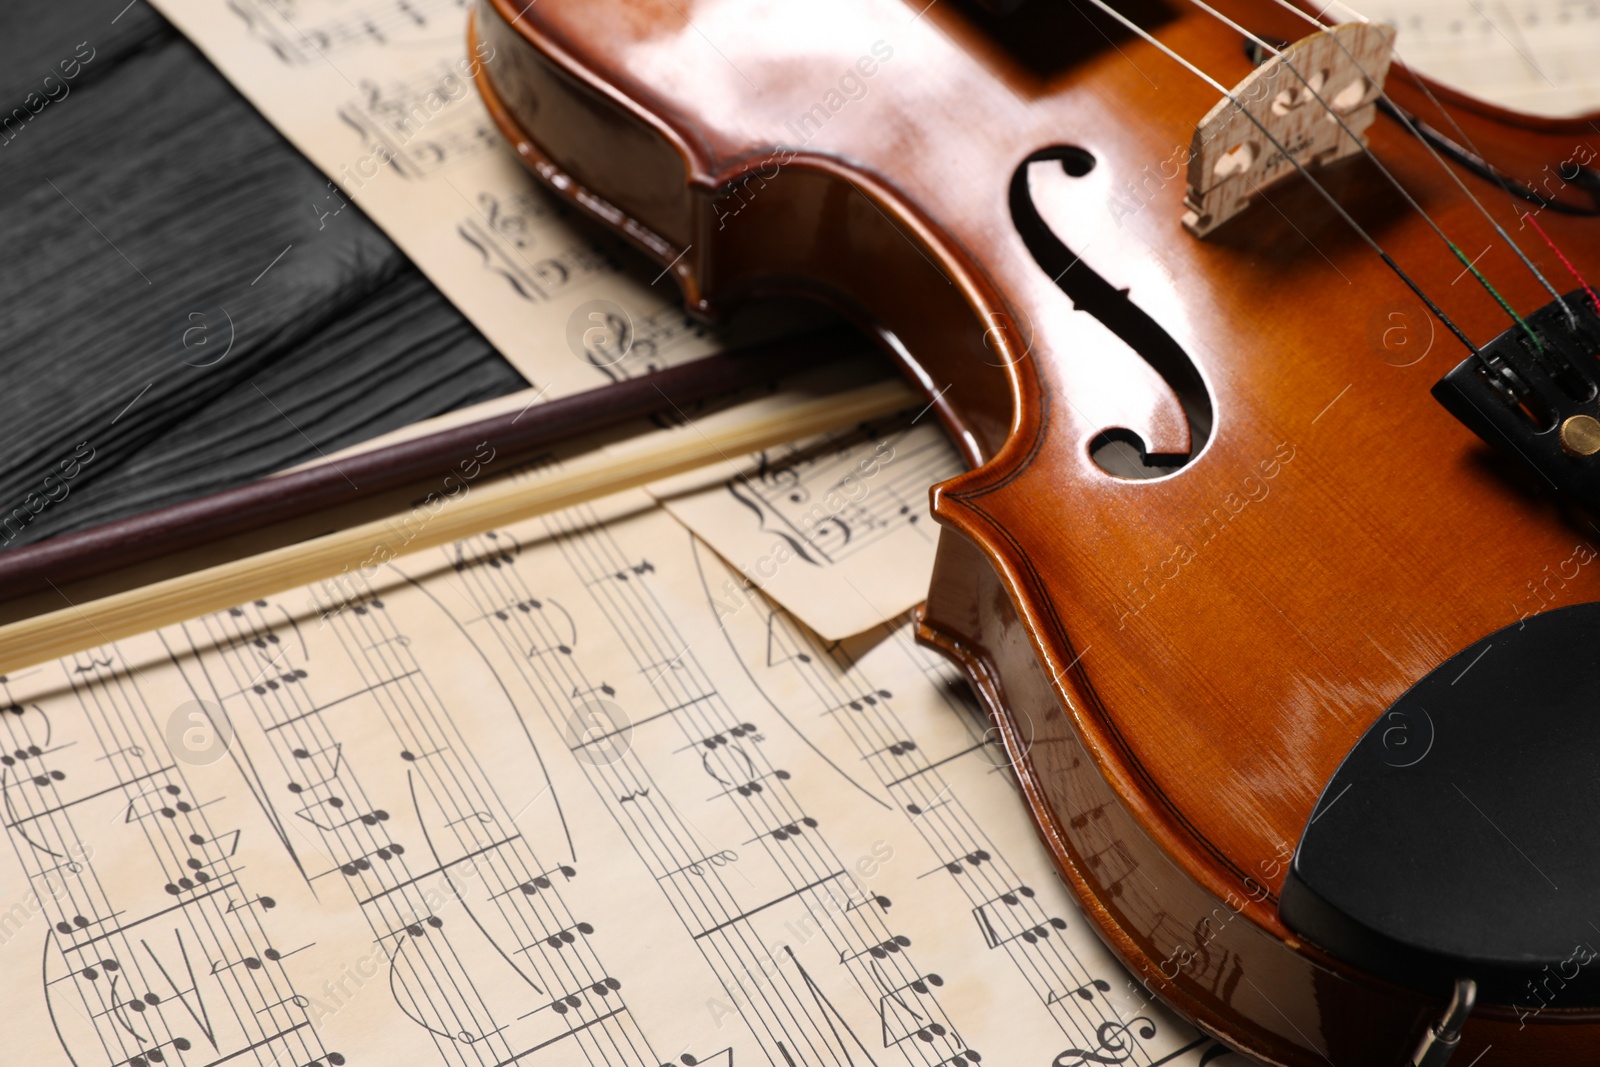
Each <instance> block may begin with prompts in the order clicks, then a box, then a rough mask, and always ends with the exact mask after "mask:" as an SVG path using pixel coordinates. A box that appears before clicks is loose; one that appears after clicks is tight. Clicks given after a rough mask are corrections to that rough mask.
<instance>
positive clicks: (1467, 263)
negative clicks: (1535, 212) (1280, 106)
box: [1189, 0, 1577, 352]
mask: <svg viewBox="0 0 1600 1067" xmlns="http://www.w3.org/2000/svg"><path fill="white" fill-rule="evenodd" d="M1189 2H1190V3H1192V4H1193V5H1194V6H1195V7H1197V8H1199V9H1200V10H1201V11H1204V12H1205V13H1206V14H1208V15H1210V16H1211V17H1212V18H1214V19H1216V20H1217V21H1218V22H1220V23H1222V24H1223V25H1224V26H1227V27H1228V28H1229V29H1230V30H1233V31H1234V32H1235V33H1237V34H1240V35H1241V36H1243V37H1244V38H1246V39H1247V40H1250V41H1253V42H1254V43H1255V45H1256V47H1258V48H1261V49H1264V50H1266V51H1268V52H1270V53H1272V54H1273V55H1274V56H1276V57H1277V58H1278V61H1279V62H1280V63H1282V64H1283V66H1284V67H1286V68H1287V69H1288V71H1289V73H1291V74H1293V75H1294V76H1295V78H1297V79H1298V80H1299V82H1300V84H1301V85H1303V86H1304V87H1305V90H1306V92H1307V93H1309V94H1311V97H1312V98H1313V99H1314V100H1316V102H1317V104H1318V105H1320V106H1321V108H1322V110H1323V111H1325V112H1327V114H1328V117H1329V118H1331V119H1333V120H1334V121H1335V122H1337V123H1338V124H1339V128H1340V129H1341V130H1343V131H1344V133H1345V135H1346V136H1347V137H1349V138H1350V139H1351V140H1352V141H1354V142H1355V144H1356V147H1357V148H1359V149H1360V150H1361V154H1362V155H1364V156H1366V157H1367V159H1368V160H1370V161H1371V162H1372V165H1373V166H1375V167H1377V168H1378V172H1379V173H1380V174H1382V175H1383V176H1384V178H1385V179H1387V180H1388V182H1389V184H1390V185H1392V186H1394V188H1395V191H1396V192H1398V193H1399V194H1400V196H1401V198H1402V199H1404V200H1405V202H1406V203H1407V204H1409V205H1410V207H1411V210H1413V211H1415V212H1416V213H1417V214H1418V215H1420V216H1421V217H1422V220H1423V221H1424V222H1426V223H1427V224H1428V227H1429V229H1431V230H1433V232H1434V233H1436V234H1438V236H1439V240H1441V241H1443V242H1444V243H1445V247H1447V248H1449V249H1450V251H1451V252H1453V253H1454V254H1455V257H1456V259H1457V260H1459V261H1460V262H1461V265H1462V266H1463V267H1465V268H1466V269H1467V270H1469V271H1471V272H1472V276H1473V277H1474V278H1476V279H1477V280H1478V284H1479V285H1481V286H1483V288H1484V290H1485V291H1486V292H1487V293H1488V294H1489V295H1490V296H1491V297H1493V298H1494V299H1495V301H1496V302H1497V303H1498V304H1499V305H1500V307H1501V308H1502V309H1503V310H1504V311H1505V313H1506V314H1507V315H1509V316H1511V320H1512V321H1513V322H1514V323H1516V324H1517V325H1518V326H1520V327H1522V329H1523V331H1524V332H1525V333H1526V334H1527V335H1528V338H1529V340H1531V341H1533V343H1534V345H1535V346H1536V347H1537V348H1538V349H1539V351H1541V352H1542V351H1544V343H1543V342H1542V341H1541V340H1540V339H1539V335H1538V334H1536V333H1534V332H1533V327H1531V326H1529V325H1528V324H1527V322H1526V321H1524V320H1523V318H1522V316H1521V315H1519V314H1517V311H1516V309H1515V308H1513V307H1512V306H1511V304H1510V303H1509V302H1508V301H1507V300H1506V298H1505V297H1503V296H1501V295H1500V292H1499V290H1497V289H1496V288H1495V287H1494V286H1493V285H1491V284H1490V282H1489V279H1488V278H1485V277H1484V276H1483V272H1482V271H1480V270H1479V269H1478V267H1477V264H1475V263H1474V262H1472V260H1470V259H1468V258H1467V256H1466V253H1464V252H1462V251H1461V249H1460V247H1458V246H1457V245H1456V243H1455V242H1454V241H1452V240H1451V239H1450V237H1449V235H1448V234H1446V233H1445V232H1444V230H1443V229H1442V228H1441V227H1440V226H1439V224H1438V223H1437V222H1435V221H1434V219H1433V216H1432V215H1429V214H1428V212H1427V211H1426V210H1424V209H1423V207H1422V205H1421V204H1419V203H1417V198H1416V197H1414V196H1412V195H1411V191H1410V190H1409V189H1407V188H1406V187H1405V185H1403V184H1402V183H1401V181H1400V179H1399V178H1396V177H1395V176H1394V173H1393V172H1392V171H1390V170H1389V168H1388V167H1386V166H1384V165H1383V163H1382V162H1381V161H1380V160H1379V159H1378V157H1377V156H1376V155H1374V154H1373V152H1372V149H1370V148H1368V147H1367V144H1366V142H1365V141H1363V140H1362V139H1361V137H1360V136H1358V135H1357V134H1356V132H1355V131H1354V130H1352V129H1351V128H1350V124H1349V123H1348V122H1346V121H1345V119H1344V116H1343V115H1341V114H1339V112H1338V111H1337V110H1336V109H1335V108H1334V107H1333V105H1332V104H1329V103H1328V102H1327V101H1326V100H1325V99H1323V97H1322V94H1321V93H1320V92H1318V91H1317V87H1316V86H1314V85H1312V84H1311V82H1310V81H1309V80H1308V79H1307V78H1306V76H1305V75H1304V74H1302V73H1300V69H1299V68H1298V67H1296V66H1295V64H1294V63H1293V61H1291V60H1290V59H1289V55H1288V49H1287V48H1284V49H1279V48H1275V47H1273V46H1272V45H1271V44H1269V43H1267V42H1266V41H1264V40H1262V39H1261V38H1260V37H1257V36H1256V35H1255V34H1254V33H1251V32H1250V31H1249V30H1247V29H1245V28H1244V27H1243V26H1241V25H1239V23H1237V22H1235V21H1234V20H1233V19H1231V18H1229V17H1228V16H1227V15H1224V14H1223V13H1222V12H1220V11H1218V10H1217V9H1216V8H1214V7H1212V6H1211V5H1210V4H1208V3H1206V0H1189ZM1334 40H1335V41H1338V35H1337V34H1335V35H1334ZM1340 44H1341V46H1342V45H1343V42H1340ZM1346 55H1349V53H1348V51H1347V52H1346ZM1350 58H1351V59H1352V61H1353V60H1354V59H1355V57H1354V56H1351V57H1350ZM1358 67H1359V64H1358ZM1362 74H1363V75H1365V74H1366V72H1365V71H1362ZM1367 81H1368V82H1370V83H1371V84H1373V85H1377V82H1376V81H1373V79H1372V78H1370V77H1368V78H1367ZM1467 195H1468V196H1471V195H1472V194H1471V193H1468V194H1467ZM1484 215H1485V217H1487V216H1488V212H1484ZM1489 221H1490V223H1491V224H1493V222H1494V220H1493V219H1490V220H1489ZM1496 229H1498V227H1496ZM1509 240H1510V238H1507V241H1509ZM1513 247H1515V245H1513ZM1518 254H1519V255H1521V250H1520V249H1518ZM1480 258H1481V257H1480ZM1523 262H1524V263H1527V262H1528V261H1527V257H1523ZM1528 269H1530V270H1533V264H1532V263H1528ZM1538 273H1539V272H1538V271H1537V270H1534V274H1535V275H1538ZM1540 280H1541V281H1543V277H1542V276H1541V277H1540ZM1545 287H1546V288H1547V289H1550V293H1551V295H1553V296H1555V297H1556V299H1557V300H1559V299H1560V298H1561V297H1560V294H1558V293H1556V291H1555V289H1553V288H1551V287H1550V284H1549V283H1548V282H1546V283H1545ZM1567 314H1568V316H1569V317H1570V316H1571V314H1572V313H1571V312H1570V311H1569V312H1568V313H1567ZM1576 325H1577V320H1576V319H1573V326H1574V328H1576Z"/></svg>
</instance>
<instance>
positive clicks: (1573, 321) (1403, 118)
mask: <svg viewBox="0 0 1600 1067" xmlns="http://www.w3.org/2000/svg"><path fill="white" fill-rule="evenodd" d="M1273 3H1275V4H1277V5H1278V6H1279V7H1281V8H1283V9H1284V10H1285V11H1289V12H1291V13H1293V14H1295V15H1297V16H1299V17H1300V18H1301V19H1303V20H1305V21H1306V22H1309V23H1310V24H1311V25H1313V26H1315V27H1317V29H1318V30H1319V31H1320V32H1322V33H1325V34H1327V35H1328V36H1329V37H1331V38H1333V43H1334V44H1335V45H1337V46H1338V48H1339V51H1341V52H1343V53H1344V54H1345V57H1346V58H1347V59H1349V60H1350V62H1351V64H1353V65H1354V66H1355V68H1356V69H1357V70H1358V71H1360V72H1361V76H1362V77H1364V78H1366V79H1367V81H1368V82H1370V83H1371V84H1373V85H1378V86H1379V89H1378V97H1379V99H1381V100H1383V101H1385V102H1387V103H1388V104H1389V105H1390V106H1391V107H1393V109H1394V111H1393V113H1394V116H1395V118H1397V119H1399V121H1400V124H1401V125H1402V126H1404V127H1405V128H1406V132H1407V133H1409V134H1411V136H1412V137H1414V138H1416V139H1417V141H1419V142H1420V143H1421V144H1422V147H1424V148H1426V149H1427V150H1428V154H1429V155H1431V156H1432V157H1433V161H1434V162H1435V163H1437V164H1438V165H1439V167H1440V169H1441V170H1443V171H1444V172H1445V173H1446V174H1448V175H1449V176H1450V180H1451V181H1453V182H1455V184H1456V188H1458V189H1460V190H1461V192H1462V193H1463V194H1464V195H1465V196H1466V198H1467V199H1468V200H1470V201H1471V202H1472V205H1473V206H1474V207H1476V208H1477V209H1478V212H1479V214H1481V215H1482V216H1483V217H1484V220H1485V221H1486V222H1488V223H1489V225H1490V226H1493V227H1494V232H1495V233H1497V234H1499V235H1500V239H1501V240H1502V241H1504V242H1505V243H1506V244H1507V245H1509V246H1510V247H1511V250H1512V251H1513V252H1515V253H1516V254H1517V258H1518V259H1520V260H1522V265H1523V266H1525V267H1527V268H1528V270H1529V272H1531V273H1532V274H1533V276H1534V277H1535V278H1537V279H1538V280H1539V284H1540V285H1542V286H1544V288H1545V290H1546V291H1547V292H1549V294H1550V295H1551V296H1552V297H1554V298H1555V302H1556V303H1557V304H1558V305H1560V307H1561V310H1562V312H1563V313H1565V315H1566V317H1567V325H1568V326H1569V327H1571V328H1572V330H1573V331H1574V332H1576V330H1577V329H1578V318H1577V316H1576V315H1574V314H1573V313H1572V309H1571V308H1570V307H1568V306H1567V302H1566V299H1565V298H1564V297H1563V296H1562V295H1561V294H1560V293H1558V292H1556V288H1555V286H1553V285H1551V284H1550V281H1549V279H1547V278H1546V277H1545V276H1544V274H1543V273H1542V272H1541V271H1540V270H1539V268H1538V267H1536V266H1534V263H1533V261H1532V260H1531V259H1529V258H1528V256H1527V254H1526V253H1525V252H1523V251H1522V247H1521V246H1520V245H1518V244H1517V242H1516V241H1514V240H1512V238H1511V235H1510V234H1508V233H1506V231H1505V229H1504V228H1503V227H1502V226H1501V225H1500V223H1499V222H1498V221H1496V219H1495V217H1494V216H1493V215H1491V214H1490V213H1489V209H1488V208H1486V207H1484V205H1483V201H1481V200H1479V199H1478V197H1477V196H1476V195H1475V194H1474V193H1473V192H1472V190H1471V189H1469V188H1467V183H1466V182H1465V181H1463V180H1462V179H1461V175H1460V174H1458V173H1456V169H1455V168H1454V167H1452V166H1451V165H1450V164H1449V162H1448V161H1446V160H1445V158H1444V156H1442V155H1440V153H1439V150H1438V149H1437V148H1435V147H1434V146H1433V145H1432V144H1431V143H1430V142H1429V141H1428V139H1427V138H1426V137H1424V136H1422V132H1421V131H1420V130H1418V129H1417V127H1416V126H1415V124H1413V123H1412V121H1411V116H1410V115H1408V114H1407V113H1406V112H1405V109H1403V108H1401V107H1399V106H1397V105H1395V103H1394V101H1393V100H1391V99H1390V98H1389V94H1388V92H1386V91H1385V90H1384V89H1383V88H1382V87H1381V83H1380V82H1379V81H1378V80H1377V79H1376V78H1374V77H1373V76H1372V75H1371V74H1370V73H1368V72H1367V69H1366V68H1365V67H1363V66H1362V65H1361V61H1360V60H1358V59H1356V57H1355V55H1354V53H1352V52H1351V51H1350V48H1349V46H1348V45H1346V44H1345V43H1344V39H1343V38H1341V37H1340V36H1339V35H1338V34H1337V33H1336V32H1334V28H1333V27H1332V26H1329V25H1327V24H1326V23H1323V22H1321V21H1320V20H1318V19H1316V18H1314V17H1313V16H1312V15H1310V14H1309V13H1307V12H1305V11H1302V10H1300V9H1299V8H1298V7H1296V6H1294V4H1292V3H1290V2H1289V0H1273ZM1342 6H1343V7H1344V8H1345V9H1346V10H1347V11H1349V12H1350V14H1352V15H1354V16H1355V17H1356V18H1357V19H1359V20H1360V21H1361V22H1363V23H1366V24H1368V25H1370V24H1371V22H1372V20H1371V19H1369V18H1367V17H1366V16H1365V15H1363V14H1361V13H1360V12H1359V11H1356V10H1355V9H1354V8H1352V7H1350V6H1349V5H1348V4H1344V5H1342ZM1395 58H1396V59H1398V58H1399V54H1398V53H1396V54H1395ZM1423 91H1424V92H1426V93H1427V95H1428V99H1430V100H1432V101H1433V103H1434V105H1435V106H1436V107H1438V108H1439V109H1440V110H1441V111H1443V110H1444V108H1443V105H1441V104H1440V103H1439V101H1438V100H1437V99H1435V98H1434V95H1433V93H1432V91H1431V90H1429V89H1427V87H1426V86H1424V87H1423ZM1454 122H1455V120H1454V119H1451V124H1452V125H1454ZM1457 131H1458V132H1460V127H1459V126H1458V127H1457ZM1462 136H1463V137H1465V136H1466V135H1465V133H1462ZM1468 147H1469V148H1471V149H1472V150H1473V151H1474V152H1477V146H1475V145H1472V144H1471V143H1470V140H1469V142H1468ZM1478 154H1479V155H1482V153H1478ZM1368 155H1371V153H1370V152H1368ZM1552 247H1553V246H1552ZM1556 253H1557V254H1558V255H1560V250H1559V249H1556ZM1561 258H1562V259H1563V260H1565V259H1566V257H1565V256H1562V257H1561Z"/></svg>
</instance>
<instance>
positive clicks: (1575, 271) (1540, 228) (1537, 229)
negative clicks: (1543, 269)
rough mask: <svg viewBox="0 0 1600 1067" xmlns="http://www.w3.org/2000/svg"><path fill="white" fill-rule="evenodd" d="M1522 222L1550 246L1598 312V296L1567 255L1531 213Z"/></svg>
mask: <svg viewBox="0 0 1600 1067" xmlns="http://www.w3.org/2000/svg"><path fill="white" fill-rule="evenodd" d="M1522 221H1523V222H1526V223H1529V224H1531V225H1532V226H1533V229H1534V232H1535V233H1537V234H1538V235H1539V236H1540V237H1543V238H1544V243H1545V244H1547V245H1549V246H1550V251H1552V252H1554V253H1555V254H1556V258H1557V259H1559V260H1560V261H1561V265H1562V266H1563V267H1566V268H1567V273H1569V274H1571V275H1572V276H1573V277H1574V278H1576V279H1578V284H1579V285H1581V286H1583V291H1584V292H1586V293H1588V294H1589V302H1590V303H1592V304H1593V305H1594V309H1595V311H1597V312H1600V296H1596V295H1595V292H1594V289H1592V288H1590V286H1589V282H1588V279H1586V278H1584V276H1583V274H1582V273H1581V272H1580V271H1579V270H1578V268H1577V267H1575V266H1573V265H1572V260H1570V259H1568V258H1567V254H1566V253H1565V252H1563V251H1561V249H1560V248H1558V247H1556V243H1555V241H1554V240H1552V239H1551V237H1550V235H1549V234H1547V233H1545V232H1544V227H1543V226H1540V225H1539V220H1538V219H1536V218H1534V217H1533V212H1531V211H1525V212H1523V214H1522ZM1561 306H1562V307H1566V304H1562V305H1561ZM1573 329H1574V330H1576V329H1577V327H1576V326H1574V327H1573Z"/></svg>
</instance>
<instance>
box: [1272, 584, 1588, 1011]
mask: <svg viewBox="0 0 1600 1067" xmlns="http://www.w3.org/2000/svg"><path fill="white" fill-rule="evenodd" d="M1279 912H1280V915H1281V916H1282V918H1283V921H1284V923H1285V924H1287V925H1288V926H1289V927H1290V929H1292V930H1294V931H1295V932H1297V933H1299V934H1301V935H1302V936H1304V937H1305V938H1306V939H1307V940H1309V941H1311V942H1313V943H1315V944H1317V945H1319V946H1321V947H1322V948H1324V949H1326V950H1327V951H1328V952H1330V953H1332V954H1333V955H1335V956H1337V957H1339V958H1341V959H1344V960H1346V961H1348V962H1349V963H1351V964H1353V965H1355V966H1357V967H1359V968H1361V969H1362V970H1365V971H1367V972H1369V973H1372V974H1376V975H1380V976H1383V977H1386V978H1389V979H1391V980H1393V981H1395V982H1399V983H1401V984H1404V985H1408V986H1411V987H1413V988H1416V989H1418V990H1420V991H1423V992H1428V993H1432V994H1435V995H1438V996H1441V997H1442V996H1445V995H1447V994H1448V993H1449V992H1450V989H1451V984H1452V983H1453V982H1454V981H1455V980H1456V979H1458V978H1472V979H1475V980H1476V981H1477V983H1478V999H1479V1002H1480V1003H1484V1002H1487V1003H1498V1004H1508V1005H1517V1006H1518V1010H1519V1011H1542V1010H1544V1009H1545V1008H1551V1009H1564V1008H1580V1007H1590V1008H1592V1007H1595V1006H1597V1005H1600V947H1597V946H1600V604H1580V605H1576V606H1573V607H1566V608H1561V609H1558V610H1554V611H1548V612H1545V613H1543V614H1540V615H1536V616H1533V617H1531V618H1527V619H1524V620H1523V621H1522V622H1519V623H1513V624H1512V625H1510V626H1507V627H1505V628H1504V629H1502V630H1497V631H1496V632H1495V633H1492V634H1490V635H1489V636H1488V637H1485V638H1484V639H1482V640H1481V641H1478V642H1476V643H1475V644H1473V645H1472V646H1470V647H1468V648H1466V649H1464V650H1462V651H1461V652H1459V653H1457V654H1456V655H1455V656H1452V657H1451V658H1450V659H1449V660H1448V661H1446V662H1445V663H1444V664H1443V665H1442V666H1440V667H1439V668H1437V669H1436V670H1434V671H1433V672H1432V673H1430V674H1429V675H1428V676H1427V677H1425V678H1423V679H1422V680H1421V681H1420V682H1418V683H1417V684H1416V685H1415V686H1413V687H1412V688H1411V689H1410V690H1409V691H1407V692H1406V694H1405V695H1404V696H1402V697H1401V698H1400V699H1399V700H1397V701H1396V702H1395V703H1394V705H1393V707H1391V708H1390V709H1389V710H1388V711H1387V712H1385V713H1384V714H1383V716H1381V717H1380V718H1379V719H1378V721H1377V722H1376V723H1374V724H1373V726H1372V728H1371V729H1369V730H1368V731H1367V733H1366V734H1365V736H1363V737H1362V739H1361V740H1360V741H1359V742H1358V743H1357V744H1356V746H1355V748H1354V749H1352V750H1351V752H1350V755H1348V756H1347V757H1345V760H1344V763H1343V764H1341V765H1340V767H1339V770H1338V772H1337V773H1336V774H1335V775H1334V776H1333V779H1332V781H1330V782H1329V783H1328V786H1327V788H1326V789H1325V790H1324V791H1323V794H1322V799H1321V800H1320V801H1319V802H1318V804H1317V807H1316V811H1315V813H1314V814H1313V815H1312V817H1311V819H1310V821H1309V822H1308V823H1307V825H1306V828H1305V831H1304V832H1303V834H1302V836H1301V838H1300V843H1299V847H1298V848H1297V849H1296V851H1295V857H1294V862H1293V865H1292V867H1291V870H1290V873H1289V876H1288V879H1287V881H1286V883H1285V885H1284V888H1283V893H1282V896H1281V902H1280V905H1279Z"/></svg>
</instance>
